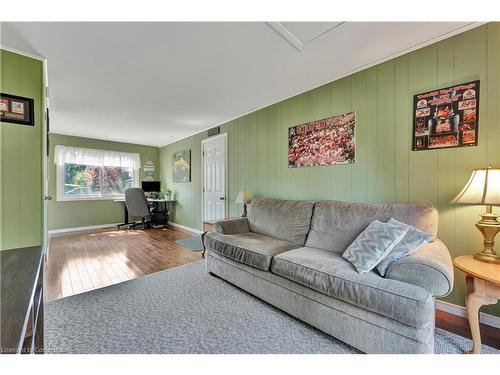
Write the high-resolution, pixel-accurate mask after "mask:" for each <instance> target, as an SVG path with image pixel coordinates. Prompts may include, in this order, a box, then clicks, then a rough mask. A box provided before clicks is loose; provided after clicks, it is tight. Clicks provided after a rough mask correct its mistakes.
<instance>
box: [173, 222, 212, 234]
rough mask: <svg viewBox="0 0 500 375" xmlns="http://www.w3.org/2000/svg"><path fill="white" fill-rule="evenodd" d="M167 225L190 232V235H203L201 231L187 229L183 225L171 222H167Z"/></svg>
mask: <svg viewBox="0 0 500 375" xmlns="http://www.w3.org/2000/svg"><path fill="white" fill-rule="evenodd" d="M168 225H171V226H173V227H176V228H179V229H184V230H187V231H188V232H191V233H196V234H203V233H204V232H203V231H201V230H199V229H194V228H191V227H187V226H185V225H181V224H177V223H173V222H171V221H169V222H168Z"/></svg>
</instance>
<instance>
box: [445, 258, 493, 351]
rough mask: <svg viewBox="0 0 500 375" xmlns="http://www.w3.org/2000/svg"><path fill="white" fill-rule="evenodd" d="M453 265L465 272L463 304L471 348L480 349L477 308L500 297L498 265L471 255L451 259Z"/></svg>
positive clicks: (490, 303)
mask: <svg viewBox="0 0 500 375" xmlns="http://www.w3.org/2000/svg"><path fill="white" fill-rule="evenodd" d="M453 264H454V266H455V267H456V268H457V269H459V270H461V271H463V272H464V273H465V281H466V283H467V297H466V301H465V306H466V307H467V315H468V317H469V325H470V330H471V333H472V342H473V344H472V350H471V351H470V352H468V353H469V354H479V352H480V351H481V333H480V331H479V309H480V308H481V306H483V305H493V304H495V303H497V301H498V300H499V299H500V265H498V264H492V263H485V262H480V261H478V260H475V259H474V258H473V257H472V255H464V256H459V257H457V258H455V259H454V260H453Z"/></svg>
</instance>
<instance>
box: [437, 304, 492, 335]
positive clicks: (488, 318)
mask: <svg viewBox="0 0 500 375" xmlns="http://www.w3.org/2000/svg"><path fill="white" fill-rule="evenodd" d="M436 309H438V310H441V311H445V312H447V313H450V314H453V315H457V316H462V317H464V318H467V310H466V309H465V307H462V306H458V305H454V304H453V303H449V302H445V301H439V300H436ZM479 321H480V322H481V323H483V324H486V325H488V326H491V327H495V328H500V317H498V316H494V315H490V314H485V313H482V312H480V313H479Z"/></svg>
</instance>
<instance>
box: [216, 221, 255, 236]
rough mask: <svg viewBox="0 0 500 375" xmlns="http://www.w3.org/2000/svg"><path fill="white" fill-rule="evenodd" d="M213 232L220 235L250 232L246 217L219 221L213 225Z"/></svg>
mask: <svg viewBox="0 0 500 375" xmlns="http://www.w3.org/2000/svg"><path fill="white" fill-rule="evenodd" d="M214 232H217V233H221V234H240V233H246V232H250V227H249V225H248V220H247V218H246V217H239V218H236V219H228V220H221V221H217V222H215V223H214Z"/></svg>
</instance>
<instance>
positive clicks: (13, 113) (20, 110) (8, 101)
mask: <svg viewBox="0 0 500 375" xmlns="http://www.w3.org/2000/svg"><path fill="white" fill-rule="evenodd" d="M0 122H10V123H12V124H19V125H29V126H34V125H35V116H34V110H33V99H30V98H23V97H21V96H16V95H10V94H3V93H1V94H0Z"/></svg>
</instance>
